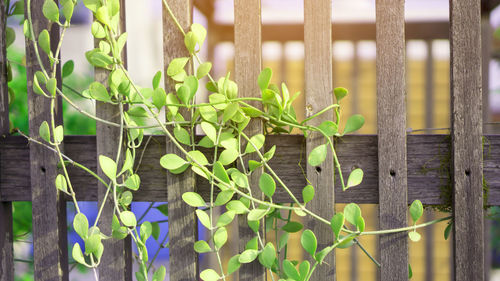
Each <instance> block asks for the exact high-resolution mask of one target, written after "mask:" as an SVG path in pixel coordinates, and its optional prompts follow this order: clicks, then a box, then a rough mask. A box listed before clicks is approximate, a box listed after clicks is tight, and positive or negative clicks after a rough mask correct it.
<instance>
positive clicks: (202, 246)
mask: <svg viewBox="0 0 500 281" xmlns="http://www.w3.org/2000/svg"><path fill="white" fill-rule="evenodd" d="M194 250H195V251H196V252H197V253H200V254H202V253H209V252H211V251H212V248H210V245H208V243H207V242H206V241H204V240H199V241H196V242H195V243H194Z"/></svg>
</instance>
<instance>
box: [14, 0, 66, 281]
mask: <svg viewBox="0 0 500 281" xmlns="http://www.w3.org/2000/svg"><path fill="white" fill-rule="evenodd" d="M43 3H44V1H43V0H32V1H31V7H33V8H32V9H31V16H32V20H33V31H34V33H35V34H36V35H38V34H39V33H40V32H41V31H42V30H43V29H48V30H49V33H50V43H51V49H52V52H54V53H55V50H56V48H57V43H58V41H59V27H58V25H57V24H52V25H51V26H50V27H49V24H48V22H47V20H46V19H45V17H44V16H43V14H42V10H41V9H39V7H41V6H42V5H43ZM25 5H27V2H26V4H25ZM25 11H26V12H27V11H28V7H26V8H25ZM25 45H26V64H27V66H26V75H27V80H28V81H27V90H28V110H29V111H28V116H29V135H30V136H31V137H32V138H35V139H37V140H41V138H40V136H39V133H38V131H39V127H40V124H41V123H42V122H43V121H50V120H51V118H50V100H49V99H47V98H45V97H43V96H40V95H37V94H35V93H34V92H33V75H34V73H35V72H36V71H37V70H40V65H39V64H38V61H37V58H36V56H35V52H34V48H36V47H35V46H34V45H33V43H32V42H31V41H30V40H28V39H27V40H26V44H25ZM40 55H41V57H42V62H43V65H44V67H45V68H46V69H48V68H49V66H50V65H49V62H48V58H47V56H46V55H45V54H44V53H43V52H42V50H41V49H40ZM56 72H57V73H56V76H55V77H56V78H57V81H58V83H57V84H58V87H59V88H60V86H61V81H62V80H61V74H60V65H59V66H58V67H57V70H56ZM56 103H57V105H56V112H57V115H56V117H55V123H56V126H57V125H58V124H62V114H61V113H62V106H61V104H62V101H61V99H60V98H57V99H56ZM49 124H50V122H49ZM62 149H63V146H61V150H62ZM58 162H59V160H58V157H57V156H56V155H55V154H54V153H52V152H50V151H48V150H47V149H45V148H43V147H41V146H39V145H36V144H33V143H32V144H30V149H29V163H30V164H29V167H30V176H31V182H30V185H31V201H32V202H33V203H32V215H33V258H34V271H35V274H34V276H35V280H37V281H45V280H50V281H56V280H63V281H64V280H68V246H67V243H68V242H67V225H66V201H65V200H64V199H63V197H62V195H61V194H60V193H59V192H58V190H57V189H56V188H55V186H54V180H55V178H56V175H57V173H58V170H57V166H56V165H57V163H58ZM26 171H27V170H25V172H24V175H25V177H26Z"/></svg>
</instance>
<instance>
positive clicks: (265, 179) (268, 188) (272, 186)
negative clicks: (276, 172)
mask: <svg viewBox="0 0 500 281" xmlns="http://www.w3.org/2000/svg"><path fill="white" fill-rule="evenodd" d="M259 188H260V190H261V191H262V193H264V194H265V195H267V196H268V197H273V195H274V192H275V191H276V182H275V181H274V179H273V177H272V176H271V175H269V174H267V173H262V174H261V175H260V179H259Z"/></svg>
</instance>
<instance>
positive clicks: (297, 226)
mask: <svg viewBox="0 0 500 281" xmlns="http://www.w3.org/2000/svg"><path fill="white" fill-rule="evenodd" d="M303 227H304V226H303V225H302V224H301V223H300V222H296V221H290V222H288V223H287V224H285V225H284V226H283V227H282V228H281V229H282V230H283V231H286V232H288V233H295V232H299V231H300V230H302V228H303Z"/></svg>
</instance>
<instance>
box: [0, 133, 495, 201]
mask: <svg viewBox="0 0 500 281" xmlns="http://www.w3.org/2000/svg"><path fill="white" fill-rule="evenodd" d="M450 140H451V139H450V137H449V135H409V136H408V140H407V142H408V143H407V152H408V202H411V201H413V200H415V199H420V200H421V201H422V202H423V203H424V204H429V205H438V204H443V203H444V202H445V200H444V199H443V198H441V195H446V196H451V194H452V191H451V181H450V180H451V178H450V176H449V168H450V159H451V154H450V153H451V151H450ZM272 145H276V146H277V149H276V155H275V156H274V159H273V160H272V161H271V162H270V165H271V167H273V168H274V169H275V171H276V172H277V173H278V175H279V176H281V177H282V179H283V180H284V181H285V183H286V184H287V185H288V186H289V187H290V188H291V190H292V191H293V193H294V194H295V195H296V196H298V197H299V198H301V193H302V188H303V187H304V186H305V185H306V181H305V179H304V174H303V172H302V170H301V168H300V166H299V162H300V163H301V166H302V168H304V169H305V168H306V167H305V165H306V161H305V159H306V157H305V139H304V137H303V136H298V135H295V136H279V135H278V136H276V135H273V136H268V137H267V142H266V146H267V148H266V149H269V148H270V147H271V146H272ZM95 147H96V141H95V136H66V137H65V143H64V150H65V152H66V154H67V155H68V156H69V157H71V158H72V159H73V160H75V161H77V162H79V163H81V164H83V165H85V166H87V167H89V168H90V169H92V170H93V171H95V169H96V152H95V149H96V148H95ZM141 151H142V149H139V150H138V153H139V155H140V153H141ZM483 151H484V170H483V171H484V177H485V180H486V183H487V187H488V195H487V198H488V205H500V135H487V136H485V139H484V150H483ZM337 153H338V155H339V160H340V163H341V164H342V169H343V171H344V177H345V178H347V175H348V172H349V171H350V170H351V169H353V168H355V167H360V168H362V169H363V171H364V172H365V177H364V180H363V183H362V184H361V185H360V186H357V187H353V188H351V189H348V190H347V191H345V192H342V191H341V190H340V185H339V184H336V185H335V202H336V203H348V202H356V203H373V204H376V203H378V160H377V136H376V135H353V136H345V137H343V138H342V139H339V140H337ZM164 154H165V138H164V137H163V136H154V137H152V140H151V141H150V142H149V145H148V147H147V149H146V150H145V152H144V156H143V157H142V162H141V166H140V169H139V175H140V177H141V188H140V192H139V193H137V194H135V198H134V200H136V201H156V202H160V201H167V190H166V187H165V181H166V177H167V176H168V174H167V172H166V170H164V169H163V168H161V167H160V165H159V158H160V157H161V156H162V155H164ZM301 159H302V160H301ZM29 163H30V162H29V147H28V145H27V141H26V139H24V138H23V137H19V136H10V137H7V138H4V139H1V140H0V166H1V167H2V169H1V170H0V173H1V174H0V186H1V190H0V192H1V193H0V198H1V200H2V201H30V200H31V195H30V177H29V176H28V175H29V173H30V170H29V169H30V168H29V167H30V165H29ZM70 173H71V174H70V176H71V178H72V180H73V184H74V185H75V186H76V193H77V198H78V200H83V201H95V200H96V199H97V197H96V194H97V181H96V180H95V179H93V178H92V177H91V176H89V175H87V174H86V173H85V172H83V171H82V170H79V169H77V168H74V167H72V168H70ZM198 182H199V183H200V185H199V190H200V191H201V193H203V194H204V195H205V196H206V198H208V193H209V190H210V189H209V185H208V184H207V182H206V180H204V179H201V178H199V179H198ZM276 196H277V197H276V198H275V201H276V202H289V200H290V199H289V198H288V196H287V195H286V194H285V192H284V191H283V190H282V189H279V188H278V189H277V190H276ZM485 197H486V196H485ZM448 199H449V200H451V197H448Z"/></svg>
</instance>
